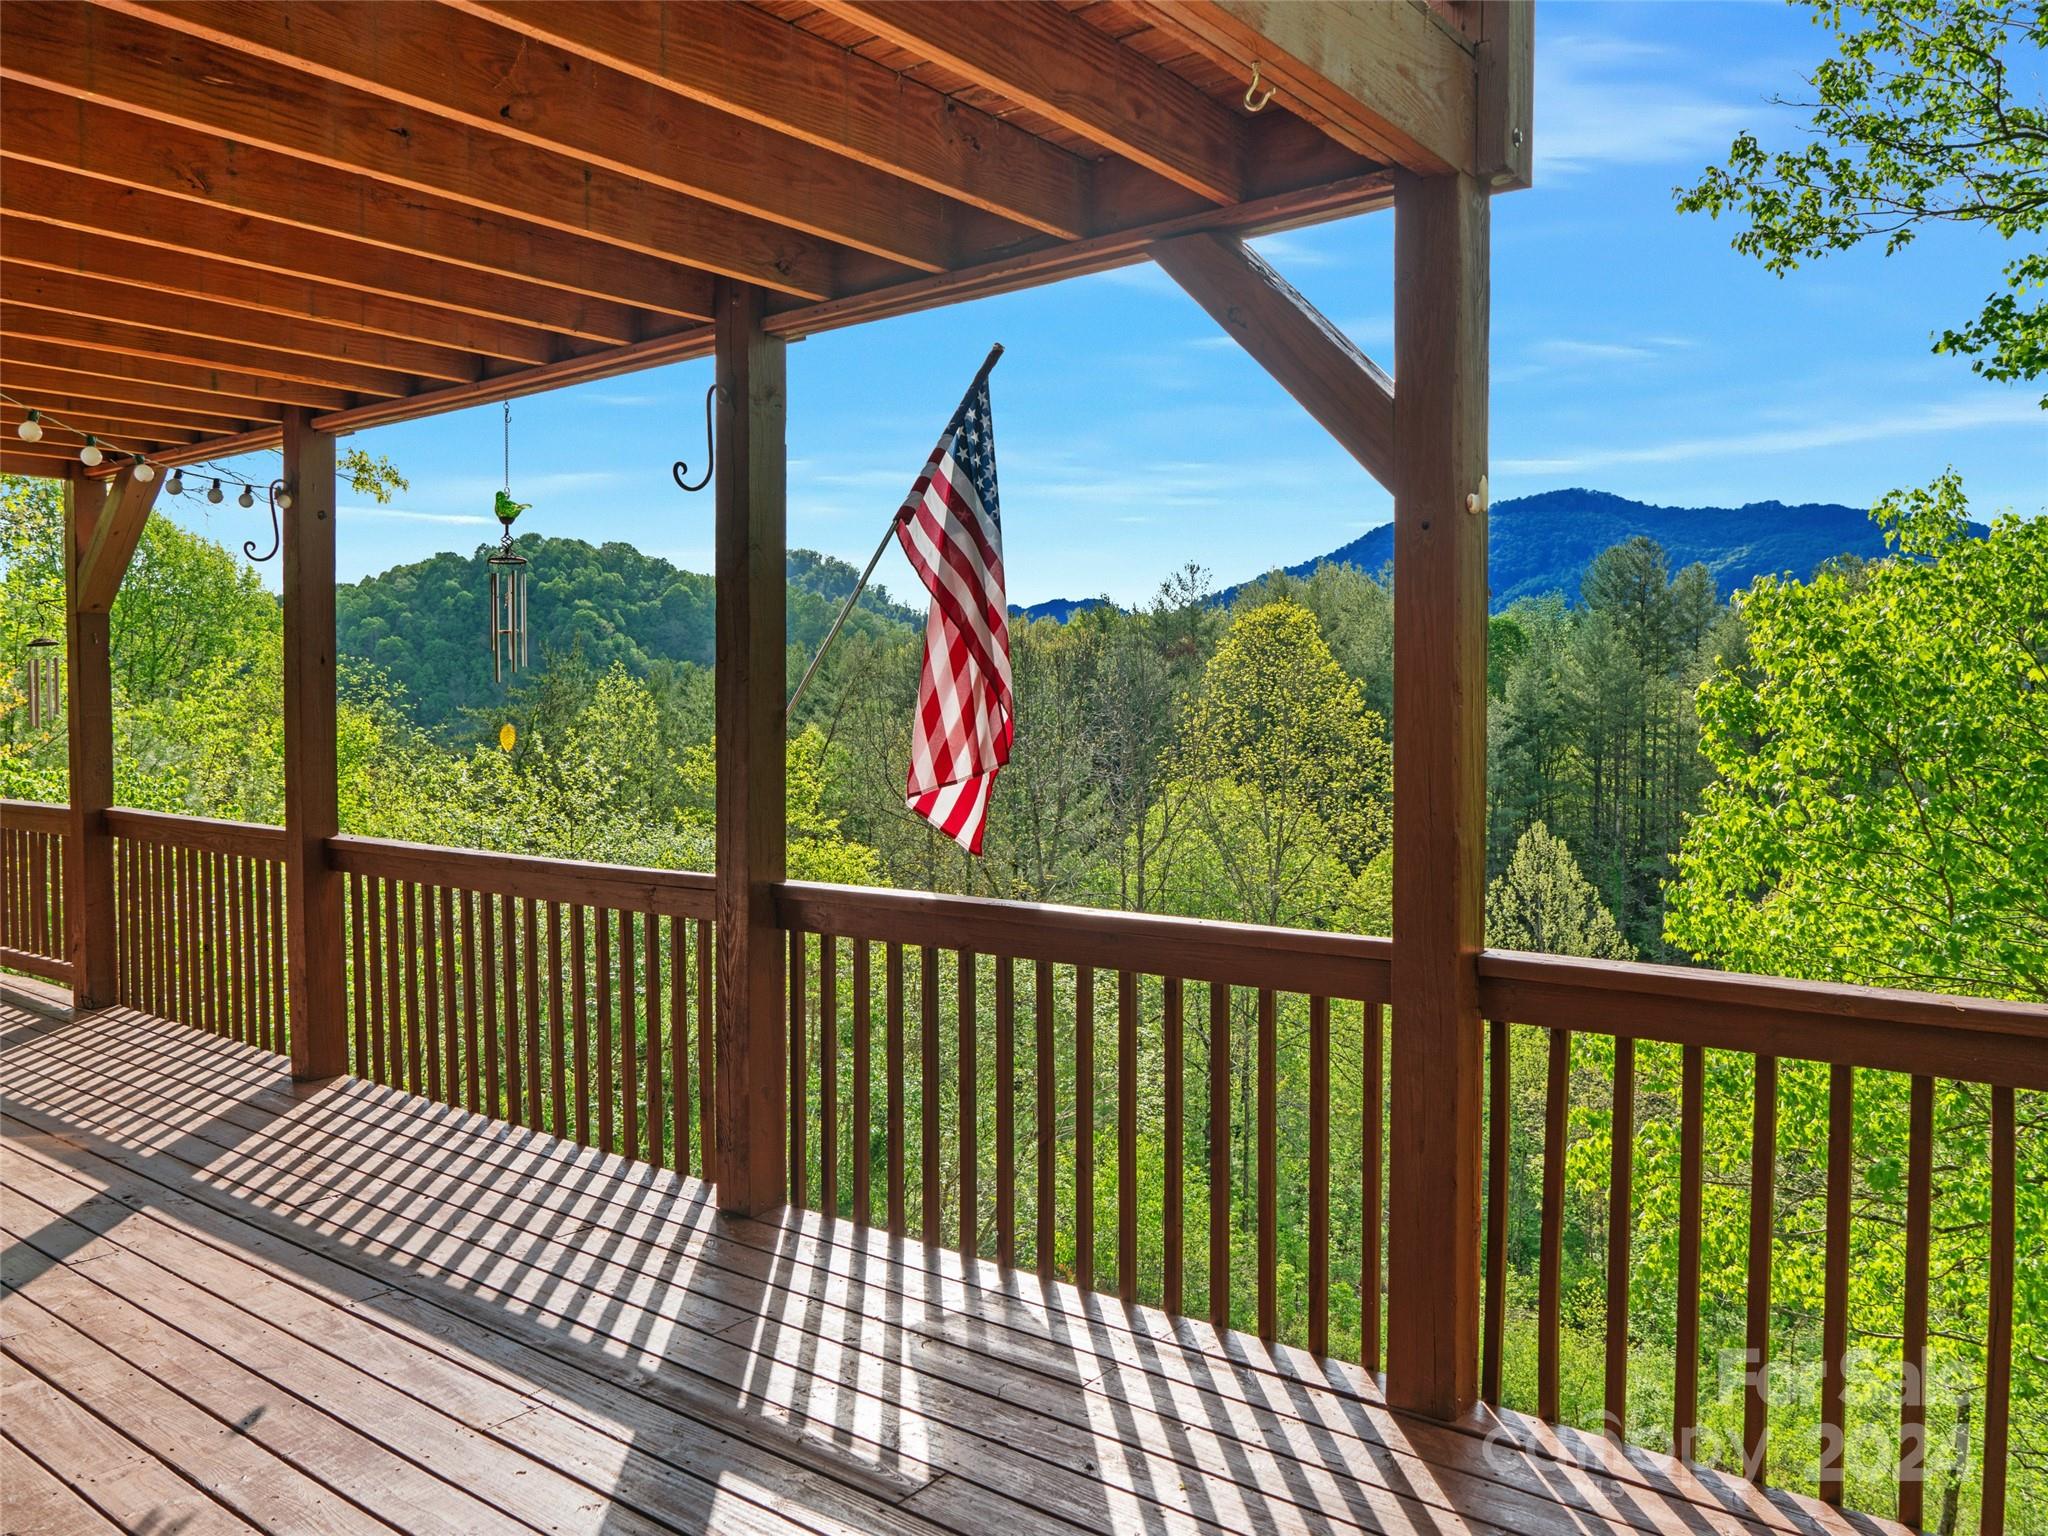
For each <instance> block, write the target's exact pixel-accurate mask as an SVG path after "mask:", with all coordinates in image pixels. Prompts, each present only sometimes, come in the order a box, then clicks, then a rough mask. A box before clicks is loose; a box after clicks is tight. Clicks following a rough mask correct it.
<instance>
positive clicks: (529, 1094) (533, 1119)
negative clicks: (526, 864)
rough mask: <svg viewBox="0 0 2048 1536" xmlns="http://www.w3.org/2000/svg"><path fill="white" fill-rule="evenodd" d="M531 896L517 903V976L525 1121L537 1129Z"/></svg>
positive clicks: (536, 958)
mask: <svg viewBox="0 0 2048 1536" xmlns="http://www.w3.org/2000/svg"><path fill="white" fill-rule="evenodd" d="M538 905H539V903H538V902H536V901H535V900H534V899H533V898H532V897H531V896H529V897H526V898H525V899H524V900H522V901H521V902H520V903H519V906H520V913H519V927H520V943H519V976H520V982H521V984H522V986H523V987H524V989H525V993H526V995H525V999H524V1001H525V1003H526V1120H525V1124H527V1125H529V1126H531V1127H533V1128H534V1129H535V1130H539V1129H540V1128H541V1127H542V1126H543V1125H544V1124H545V1123H546V1115H545V1113H544V1112H543V1109H542V1101H541V1091H540V1068H541V1041H540V923H539V918H538V916H537V914H536V913H535V911H534V908H535V907H536V906H538Z"/></svg>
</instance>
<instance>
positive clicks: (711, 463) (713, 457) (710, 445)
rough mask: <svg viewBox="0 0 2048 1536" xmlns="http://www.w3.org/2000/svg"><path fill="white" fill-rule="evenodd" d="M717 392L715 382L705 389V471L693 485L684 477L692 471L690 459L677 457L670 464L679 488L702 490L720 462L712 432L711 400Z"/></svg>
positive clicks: (670, 469) (671, 476) (709, 481)
mask: <svg viewBox="0 0 2048 1536" xmlns="http://www.w3.org/2000/svg"><path fill="white" fill-rule="evenodd" d="M717 394H718V386H717V385H716V384H713V385H712V386H711V387H710V388H709V389H707V390H705V391H704V473H703V474H702V475H701V476H699V477H698V479H697V482H696V484H694V485H693V484H691V483H690V482H689V481H688V480H685V479H684V478H683V476H685V475H687V474H688V473H689V472H690V461H689V460H688V459H677V460H676V461H675V463H673V464H671V465H670V466H669V471H668V472H669V476H670V478H671V479H673V480H674V481H675V483H676V487H677V489H679V490H685V491H693V492H694V491H701V490H703V489H704V487H705V486H707V485H709V484H710V483H711V471H712V470H713V469H715V468H716V467H717V464H718V459H717V451H718V445H717V441H716V439H714V438H713V436H712V434H711V402H712V400H713V398H715V397H716V396H717Z"/></svg>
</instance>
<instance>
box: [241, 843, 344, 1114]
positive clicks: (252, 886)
mask: <svg viewBox="0 0 2048 1536" xmlns="http://www.w3.org/2000/svg"><path fill="white" fill-rule="evenodd" d="M249 873H250V877H251V887H250V888H251V889H253V888H254V884H253V883H254V877H255V870H254V869H253V868H252V869H251V870H250V872H249ZM245 894H246V893H245ZM247 958H248V957H247V956H246V955H245V956H244V957H243V959H244V961H245V962H246V960H247ZM250 980H251V981H252V982H253V981H254V980H255V973H254V970H253V968H252V970H251V972H250ZM348 980H349V996H350V1001H351V1002H353V1003H354V1005H355V1008H354V1013H353V1016H352V1018H351V1020H350V1022H351V1024H352V1025H353V1026H354V1035H355V1038H354V1055H353V1057H352V1058H351V1060H350V1062H349V1066H350V1069H351V1070H352V1071H353V1072H354V1073H355V1075H356V1076H357V1077H361V1078H367V1077H368V1076H369V1075H370V998H369V990H368V988H367V986H366V985H365V983H366V981H367V978H366V977H365V976H364V974H363V877H362V876H361V875H358V874H351V875H349V876H348ZM251 1001H252V1003H253V1001H254V999H253V996H252V999H251Z"/></svg>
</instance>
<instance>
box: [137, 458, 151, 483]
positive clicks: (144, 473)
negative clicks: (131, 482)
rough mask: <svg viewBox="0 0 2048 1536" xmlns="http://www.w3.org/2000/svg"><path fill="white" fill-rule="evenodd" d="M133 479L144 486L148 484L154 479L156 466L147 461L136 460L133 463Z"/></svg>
mask: <svg viewBox="0 0 2048 1536" xmlns="http://www.w3.org/2000/svg"><path fill="white" fill-rule="evenodd" d="M135 478H136V479H137V480H140V481H141V482H142V483H143V484H144V485H147V484H149V482H150V481H152V480H154V479H155V478H156V466H155V465H154V464H152V463H150V462H149V460H147V459H137V460H136V461H135Z"/></svg>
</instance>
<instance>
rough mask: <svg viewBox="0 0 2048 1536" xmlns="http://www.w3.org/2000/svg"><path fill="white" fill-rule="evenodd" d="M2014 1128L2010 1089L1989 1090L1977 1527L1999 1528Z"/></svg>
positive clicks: (2007, 1416)
mask: <svg viewBox="0 0 2048 1536" xmlns="http://www.w3.org/2000/svg"><path fill="white" fill-rule="evenodd" d="M2017 1135H2018V1127H2017V1125H2016V1124H2015V1104H2014V1095H2013V1090H2012V1089H2010V1088H2007V1087H1994V1088H1993V1089H1992V1090H1991V1253H1990V1264H1989V1268H1990V1271H1991V1273H1990V1286H1989V1291H1990V1295H1989V1298H1988V1304H1987V1308H1986V1315H1985V1329H1984V1478H1983V1487H1982V1495H1981V1499H1980V1502H1979V1507H1978V1515H1977V1529H1978V1530H1980V1531H2003V1530H2004V1529H2005V1513H2006V1511H2005V1493H2006V1457H2007V1454H2008V1451H2009V1447H2008V1445H2007V1438H2008V1436H2009V1435H2010V1434H2011V1414H2012V1324H2013V1315H2012V1309H2013V1291H2012V1286H2013V1255H2014V1249H2015V1248H2016V1246H2017V1237H2018V1234H2017V1233H2016V1231H2015V1229H2014V1218H2015V1216H2016V1214H2017V1213H2016V1211H2015V1209H2014V1203H2013V1200H2014V1191H2013V1182H2014V1172H2015V1168H2014V1164H2015V1154H2016V1148H2015V1145H2014V1143H2015V1141H2016V1138H2017Z"/></svg>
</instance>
